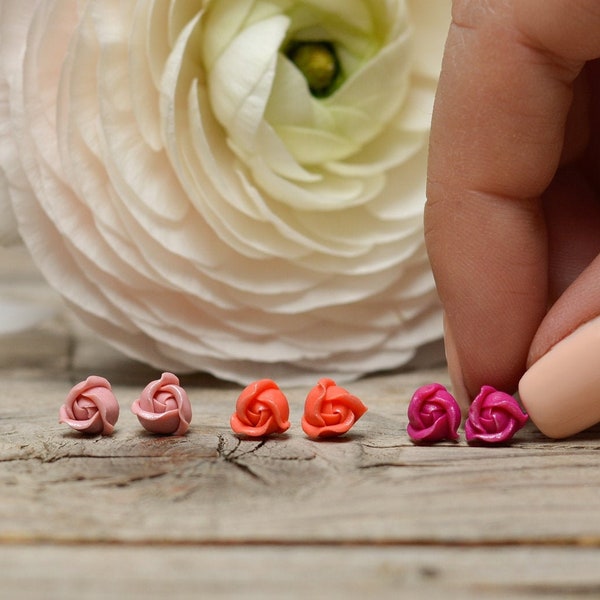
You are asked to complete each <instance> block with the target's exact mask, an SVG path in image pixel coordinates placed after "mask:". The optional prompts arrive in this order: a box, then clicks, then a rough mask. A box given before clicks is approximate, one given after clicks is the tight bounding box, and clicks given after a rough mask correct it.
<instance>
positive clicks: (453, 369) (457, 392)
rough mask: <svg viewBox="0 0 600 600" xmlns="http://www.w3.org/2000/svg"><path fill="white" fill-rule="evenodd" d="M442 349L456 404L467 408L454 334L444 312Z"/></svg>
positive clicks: (467, 402) (467, 403)
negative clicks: (444, 353)
mask: <svg viewBox="0 0 600 600" xmlns="http://www.w3.org/2000/svg"><path fill="white" fill-rule="evenodd" d="M444 350H445V352H446V363H447V364H448V375H449V376H450V382H451V383H452V394H453V395H454V398H456V401H457V402H458V405H459V406H460V407H461V409H462V411H463V412H466V411H467V410H469V404H470V403H471V400H470V398H469V393H468V392H467V388H466V387H465V383H464V380H463V374H462V370H461V368H460V361H459V359H458V352H457V351H456V343H455V341H454V335H453V334H452V329H451V327H450V325H449V324H448V319H447V318H446V315H445V314H444Z"/></svg>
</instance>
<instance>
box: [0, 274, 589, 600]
mask: <svg viewBox="0 0 600 600" xmlns="http://www.w3.org/2000/svg"><path fill="white" fill-rule="evenodd" d="M18 272H19V273H20V272H21V271H18ZM11 282H12V283H13V284H14V286H13V287H12V288H11V287H10V285H8V284H10V283H11ZM7 285H8V287H7ZM35 285H39V284H36V283H35V279H34V278H32V279H27V278H25V277H20V276H17V275H15V272H14V270H13V272H11V273H10V276H6V275H5V278H4V287H0V291H2V293H7V292H6V290H7V289H8V293H14V292H15V289H17V290H23V289H24V288H26V287H30V286H35ZM44 293H47V292H44ZM48 301H49V302H53V301H54V300H53V299H52V296H51V295H48ZM90 374H97V375H102V376H105V377H107V378H108V379H109V380H110V381H111V382H112V384H113V389H114V391H115V393H116V395H117V398H118V399H119V401H120V404H121V417H120V420H119V423H118V424H117V428H116V431H115V433H114V435H113V436H112V437H109V438H100V437H84V436H80V435H78V434H76V433H75V432H72V431H71V430H70V429H68V428H67V427H66V426H64V425H59V424H58V408H59V406H60V405H61V404H62V402H63V400H64V397H65V395H66V394H67V392H68V391H69V389H70V387H71V386H72V385H73V384H74V383H76V382H78V381H80V380H82V379H84V378H85V377H87V375H90ZM159 374H160V373H159V372H157V371H155V370H152V369H150V368H149V367H146V366H143V365H139V364H137V363H135V362H133V361H131V360H129V359H127V358H124V357H122V356H121V355H119V354H118V353H117V352H115V351H113V350H111V349H110V348H109V347H107V346H106V345H104V344H103V343H102V342H100V341H99V340H98V339H96V337H95V336H94V335H93V334H91V333H90V332H88V331H86V330H83V329H82V328H81V327H80V326H78V325H77V323H76V322H75V321H74V320H73V319H72V318H71V317H70V316H69V315H68V313H67V312H66V311H64V310H62V309H61V310H59V312H58V313H57V315H56V316H55V317H54V318H52V319H50V320H47V321H45V322H44V323H42V324H41V325H39V326H38V327H36V328H35V329H33V330H31V331H28V332H24V333H20V334H14V335H10V336H5V337H0V382H1V384H2V392H1V394H0V486H1V487H0V489H1V490H2V493H1V494H0V569H1V573H2V589H3V592H2V594H1V597H2V598H5V597H6V598H38V597H39V598H60V599H68V598H106V597H113V598H164V597H171V598H215V597H225V598H229V597H233V598H235V597H242V596H243V597H245V598H246V597H248V598H254V597H256V598H259V597H261V598H264V597H268V598H286V597H292V598H295V597H302V598H388V597H389V598H400V597H401V598H454V597H456V598H467V599H470V598H484V599H485V598H506V597H511V598H512V597H516V598H540V597H544V598H569V597H576V598H580V597H585V598H588V597H589V598H596V597H600V466H599V465H598V456H599V450H600V429H594V430H591V431H589V432H587V433H585V434H582V435H580V436H577V437H576V438H573V439H571V440H567V441H561V442H551V441H549V440H546V439H545V438H543V436H541V435H540V434H539V433H538V432H536V431H535V429H534V428H533V427H531V426H528V427H527V428H526V429H525V430H523V431H521V432H519V434H518V435H517V437H516V439H515V442H514V443H513V444H512V445H511V446H508V447H499V448H481V447H469V446H467V445H466V444H465V442H464V435H463V439H461V442H460V443H458V444H451V443H449V444H443V445H438V446H433V447H417V446H414V445H412V444H411V443H410V441H409V440H408V438H407V436H406V432H405V430H406V407H407V404H408V400H409V399H410V395H411V394H412V392H413V391H414V389H415V388H416V387H418V386H419V385H422V384H424V383H429V382H431V381H434V380H438V381H440V382H441V383H447V376H446V372H445V369H444V368H443V367H440V368H437V369H430V370H424V369H419V370H413V371H409V372H404V373H395V374H388V375H383V376H377V377H370V378H366V379H363V380H361V381H358V382H355V383H353V384H348V385H347V387H348V389H350V390H351V391H352V392H353V393H354V394H356V395H358V396H359V397H360V398H361V399H362V400H363V401H364V402H365V404H367V405H368V406H369V412H368V413H367V414H366V415H365V416H364V417H363V419H362V420H361V421H359V423H358V424H357V425H356V427H355V428H354V429H353V430H352V432H351V433H350V434H349V435H347V436H345V437H344V438H341V439H339V440H335V441H321V442H315V441H311V440H309V439H307V438H306V437H305V436H304V434H303V433H302V430H301V429H300V426H299V422H300V417H301V414H302V407H303V401H304V396H305V394H306V391H307V390H306V389H302V388H296V389H289V390H287V389H286V390H285V391H286V393H287V395H288V399H289V401H290V406H291V421H292V423H293V426H292V429H290V431H289V434H287V435H284V436H281V437H278V438H273V439H269V440H267V441H259V442H256V441H248V440H240V439H238V438H237V437H236V436H234V435H233V434H232V432H231V430H230V429H229V426H228V420H229V416H230V414H231V412H232V410H233V407H234V404H235V400H236V398H237V395H238V394H239V392H240V388H239V387H238V386H235V385H233V384H228V383H223V382H219V381H217V380H215V379H213V378H211V377H208V376H202V375H197V376H188V377H182V384H183V385H184V386H185V387H186V390H187V392H188V394H189V396H190V399H191V401H192V406H193V410H194V417H193V422H192V428H191V429H190V432H189V433H188V435H186V436H185V437H183V438H163V437H156V436H151V435H149V434H146V433H144V432H143V430H142V429H141V427H140V426H139V424H138V422H137V419H136V418H135V416H134V415H133V414H131V412H130V411H129V406H130V404H131V402H132V401H133V400H134V399H135V398H136V396H137V394H138V393H139V391H140V390H141V389H142V388H143V387H144V386H145V384H146V383H147V382H148V381H150V380H151V379H154V378H156V377H158V375H159ZM324 375H326V373H324ZM461 434H462V431H461Z"/></svg>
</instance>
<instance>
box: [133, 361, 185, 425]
mask: <svg viewBox="0 0 600 600" xmlns="http://www.w3.org/2000/svg"><path fill="white" fill-rule="evenodd" d="M131 411H132V412H133V414H134V415H136V416H137V418H138V420H139V422H140V423H141V424H142V426H143V427H144V428H145V429H147V430H148V431H150V432H151V433H160V434H162V435H183V434H184V433H185V432H186V431H187V430H188V428H189V426H190V421H191V420H192V405H191V404H190V400H189V398H188V395H187V393H186V391H185V390H184V389H183V388H182V387H181V386H180V385H179V379H178V378H177V377H176V376H175V375H173V373H163V374H162V375H161V377H160V379H157V380H156V381H151V382H150V383H149V384H148V385H147V386H146V387H145V388H144V390H143V391H142V394H141V395H140V397H139V398H138V399H137V400H136V401H135V402H134V403H133V404H132V405H131Z"/></svg>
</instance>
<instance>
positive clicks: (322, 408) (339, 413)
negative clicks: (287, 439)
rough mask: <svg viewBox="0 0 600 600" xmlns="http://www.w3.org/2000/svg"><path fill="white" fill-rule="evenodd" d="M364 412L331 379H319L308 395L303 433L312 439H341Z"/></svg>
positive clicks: (303, 418)
mask: <svg viewBox="0 0 600 600" xmlns="http://www.w3.org/2000/svg"><path fill="white" fill-rule="evenodd" d="M366 412H367V407H366V406H365V405H364V404H363V403H362V402H361V401H360V400H359V399H358V398H357V397H356V396H353V395H352V394H350V392H348V391H347V390H345V389H344V388H342V387H340V386H338V385H336V383H335V381H333V379H320V380H319V382H318V383H317V385H316V386H315V387H314V388H312V390H310V392H308V396H306V402H305V404H304V416H303V417H302V429H303V430H304V433H306V435H308V436H309V437H311V438H327V437H335V436H338V435H343V434H344V433H346V432H347V431H349V430H350V428H351V427H352V426H353V425H354V423H356V421H358V420H359V419H360V418H361V417H362V416H363V415H364V414H365V413H366Z"/></svg>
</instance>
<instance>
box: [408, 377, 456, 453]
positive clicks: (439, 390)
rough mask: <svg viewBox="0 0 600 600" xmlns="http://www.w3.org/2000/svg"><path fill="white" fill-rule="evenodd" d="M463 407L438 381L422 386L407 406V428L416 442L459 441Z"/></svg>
mask: <svg viewBox="0 0 600 600" xmlns="http://www.w3.org/2000/svg"><path fill="white" fill-rule="evenodd" d="M460 419H461V414H460V408H459V406H458V403H457V402H456V400H455V399H454V397H453V396H452V395H451V394H450V393H449V392H448V390H447V389H446V388H445V387H444V386H443V385H441V384H439V383H431V384H429V385H424V386H422V387H420V388H419V389H418V390H417V391H416V392H415V393H414V394H413V397H412V398H411V401H410V403H409V405H408V427H407V428H406V431H407V432H408V435H409V436H410V438H411V439H412V440H413V441H414V442H417V443H429V444H433V443H435V442H441V441H442V440H454V441H455V440H457V439H458V427H459V425H460Z"/></svg>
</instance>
